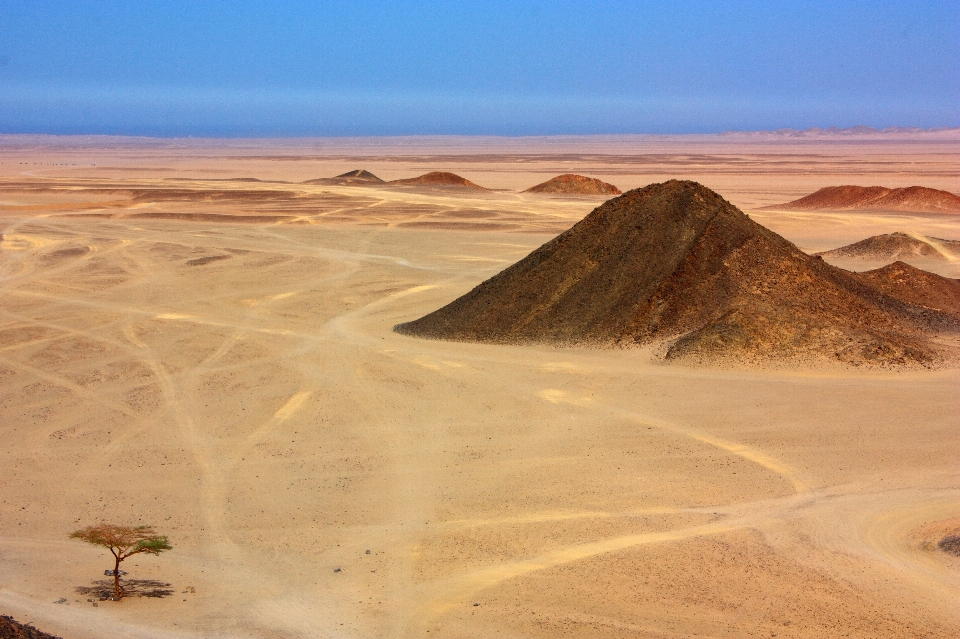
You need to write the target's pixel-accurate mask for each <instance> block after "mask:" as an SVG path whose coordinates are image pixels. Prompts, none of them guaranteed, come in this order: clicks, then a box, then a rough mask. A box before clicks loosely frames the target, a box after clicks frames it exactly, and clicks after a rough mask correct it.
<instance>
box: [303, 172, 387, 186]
mask: <svg viewBox="0 0 960 639" xmlns="http://www.w3.org/2000/svg"><path fill="white" fill-rule="evenodd" d="M303 184H320V185H325V186H351V185H353V186H373V185H376V184H385V182H384V181H383V180H381V179H380V178H378V177H377V176H376V175H374V174H373V173H371V172H370V171H367V170H364V169H354V170H353V171H347V172H346V173H342V174H340V175H338V176H336V177H332V178H319V179H316V180H307V181H306V182H303Z"/></svg>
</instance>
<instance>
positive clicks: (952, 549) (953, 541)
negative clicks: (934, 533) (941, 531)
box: [937, 535, 960, 557]
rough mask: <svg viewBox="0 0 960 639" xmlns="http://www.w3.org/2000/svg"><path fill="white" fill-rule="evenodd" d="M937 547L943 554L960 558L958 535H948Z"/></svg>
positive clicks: (959, 537)
mask: <svg viewBox="0 0 960 639" xmlns="http://www.w3.org/2000/svg"><path fill="white" fill-rule="evenodd" d="M937 546H938V547H939V548H940V550H942V551H943V552H945V553H948V554H950V555H953V556H954V557H960V535H948V536H947V537H944V538H943V539H941V540H940V543H938V544H937Z"/></svg>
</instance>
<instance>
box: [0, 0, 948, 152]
mask: <svg viewBox="0 0 960 639" xmlns="http://www.w3.org/2000/svg"><path fill="white" fill-rule="evenodd" d="M958 105H960V2H957V1H956V0H952V1H947V2H924V1H918V2H911V3H905V2H866V1H861V2H846V1H844V0H836V1H832V2H804V1H794V2H778V1H775V0H768V1H765V2H710V1H708V0H705V1H701V2H685V1H682V0H680V1H673V2H643V1H635V2H583V1H582V2H520V1H518V2H498V1H490V2H483V3H481V2H456V3H454V2H434V3H424V2H405V1H403V0H395V1H393V2H389V3H362V2H350V1H349V0H340V1H339V2H296V1H289V2H244V1H234V2H226V1H224V2H202V1H194V2H176V3H174V2H79V1H75V2H43V1H31V2H18V1H10V0H0V132H6V133H18V132H42V133H118V134H119V133H122V134H137V135H174V136H186V135H194V136H203V135H212V136H234V135H236V136H255V135H267V136H280V135H404V134H499V135H540V134H577V133H587V134H589V133H692V132H715V131H726V130H757V129H776V128H782V127H792V128H806V127H811V126H823V127H827V126H853V125H857V124H866V125H868V126H875V127H886V126H920V127H954V126H960V106H958Z"/></svg>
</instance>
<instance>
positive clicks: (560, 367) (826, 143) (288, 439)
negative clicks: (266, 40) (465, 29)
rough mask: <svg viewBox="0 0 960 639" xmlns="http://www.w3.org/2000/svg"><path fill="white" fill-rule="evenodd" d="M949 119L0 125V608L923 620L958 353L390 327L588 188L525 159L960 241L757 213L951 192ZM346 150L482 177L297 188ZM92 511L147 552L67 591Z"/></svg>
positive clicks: (411, 631) (953, 272)
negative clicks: (556, 338) (424, 127)
mask: <svg viewBox="0 0 960 639" xmlns="http://www.w3.org/2000/svg"><path fill="white" fill-rule="evenodd" d="M957 142H958V140H957V138H956V136H955V135H954V136H953V137H950V136H946V137H939V138H938V137H936V136H923V135H918V136H913V137H911V136H907V135H905V134H903V135H899V136H897V135H894V136H888V137H882V136H880V137H877V138H876V139H874V138H872V137H869V136H867V137H866V138H856V139H834V138H828V137H824V138H823V139H800V140H792V139H785V138H782V137H777V136H768V137H759V138H758V137H756V136H754V137H751V136H701V137H689V138H682V137H678V138H653V137H637V138H590V139H575V138H569V139H568V138H558V139H549V140H536V139H529V140H523V139H520V140H496V139H472V138H466V139H461V138H450V139H439V140H438V139H393V140H334V141H219V142H217V141H150V140H123V139H110V138H90V139H86V138H84V139H59V138H24V137H0V232H2V233H3V240H2V242H0V434H2V441H3V446H2V447H0V464H2V467H3V469H4V472H3V473H2V474H0V613H4V614H11V615H13V616H14V617H16V618H17V619H18V620H20V621H24V622H32V623H33V624H35V625H37V626H38V627H40V628H41V629H43V630H46V631H48V632H53V633H56V634H60V635H62V636H63V637H65V638H66V639H83V638H88V637H90V638H92V637H106V636H112V637H136V638H154V637H155V638H168V637H169V638H173V637H277V638H281V637H282V638H286V637H356V638H368V637H370V638H373V637H396V638H404V637H458V638H460V637H477V638H480V637H494V636H496V637H514V638H519V637H544V638H546V637H591V638H593V637H597V638H599V637H611V638H612V637H617V638H621V637H774V636H776V637H828V636H829V637H843V636H849V637H864V638H866V637H870V638H874V637H957V636H960V612H958V610H960V609H958V607H957V600H958V596H960V558H956V557H952V556H950V555H948V554H946V553H944V552H942V551H940V550H939V549H938V548H937V546H936V542H937V541H938V540H939V539H941V538H942V537H943V535H945V534H946V533H947V532H949V531H951V530H953V529H956V528H958V527H960V465H958V463H957V459H958V458H960V457H958V456H960V428H958V426H960V417H958V416H960V393H958V392H957V389H958V387H960V371H957V370H937V371H916V372H884V371H860V370H852V369H836V370H832V369H831V370H815V371H813V370H806V371H805V370H790V369H783V370H765V371H756V370H754V371H749V370H741V371H738V370H712V369H694V368H684V367H679V366H673V365H670V366H667V365H663V364H660V363H658V362H657V361H656V360H655V359H654V358H652V356H651V353H650V352H647V351H598V350H587V349H552V348H545V347H512V346H510V347H508V346H489V345H477V344H461V343H446V342H438V341H426V340H418V339H415V338H410V337H403V336H400V335H397V334H395V333H393V332H392V331H391V327H392V326H393V325H394V324H396V323H398V322H401V321H406V320H410V319H413V318H416V317H419V316H421V315H423V314H425V313H426V312H429V311H431V310H433V309H435V308H437V307H439V306H441V305H443V304H445V303H446V302H448V301H450V300H452V299H454V298H455V297H457V296H458V295H460V294H462V293H464V292H466V291H467V290H469V289H470V288H471V287H472V286H474V285H476V284H477V283H479V282H480V281H481V280H483V279H485V278H486V277H489V276H491V275H492V274H494V273H496V272H498V271H499V270H501V269H502V268H504V267H505V266H507V265H509V264H511V263H512V262H514V261H516V260H518V259H520V258H521V257H523V256H524V255H526V254H527V253H528V252H530V251H531V250H533V249H534V248H536V247H537V246H539V245H540V244H541V243H543V242H544V241H546V240H548V239H549V238H550V237H552V236H553V235H555V234H556V233H558V232H559V231H562V230H564V229H565V228H567V227H569V226H570V225H571V224H572V223H574V222H575V221H576V220H578V219H580V218H581V217H583V215H585V214H586V213H588V212H589V211H590V210H591V209H592V208H593V207H595V206H596V205H597V204H599V203H600V202H601V201H602V200H601V199H598V198H589V197H556V196H554V197H551V196H543V195H538V196H534V195H529V194H522V193H519V192H517V189H519V188H526V187H528V186H532V185H533V184H536V183H538V182H541V181H543V180H545V179H547V178H549V177H552V176H553V175H556V174H558V173H564V172H577V173H583V174H586V175H591V176H594V177H599V178H601V179H604V180H607V181H610V182H613V183H614V184H616V185H618V186H619V187H621V188H622V189H624V190H626V189H627V188H633V187H637V186H642V185H645V184H648V183H650V182H654V181H662V180H664V179H668V178H673V177H676V178H689V179H696V180H698V181H701V182H703V183H704V184H706V185H707V186H709V187H711V188H713V189H714V190H716V191H718V192H719V193H720V194H721V195H723V196H725V197H726V198H727V199H729V200H730V201H732V202H733V203H734V204H736V205H738V206H740V207H741V208H743V209H744V210H745V211H747V212H748V213H749V214H750V215H751V216H752V217H754V219H756V220H758V221H759V222H761V223H762V224H765V225H767V226H769V227H770V228H772V229H773V230H775V231H777V232H779V233H781V234H782V235H784V236H785V237H787V238H788V239H790V240H792V241H794V242H796V243H797V244H798V245H799V246H800V247H801V248H803V249H805V250H811V251H813V250H823V249H829V248H834V247H836V246H840V245H842V244H846V243H849V242H852V241H856V240H859V239H863V238H865V237H867V236H869V235H874V234H877V233H887V232H892V231H907V232H916V233H921V234H926V235H931V236H935V237H944V238H948V239H960V219H958V216H951V215H933V214H929V215H913V216H911V215H908V214H890V213H882V212H873V213H849V212H847V213H844V212H832V213H831V212H825V213H810V212H806V213H802V214H801V213H790V212H783V211H777V212H765V211H760V210H758V209H759V208H760V207H762V206H765V205H768V204H777V203H781V202H785V201H789V200H792V199H795V198H797V197H800V196H802V195H805V194H807V193H809V192H812V191H814V190H816V189H817V188H820V187H821V186H827V185H832V184H860V185H873V184H880V185H883V186H891V187H892V186H907V185H912V184H920V185H923V186H930V187H935V188H943V189H948V190H952V191H954V192H956V191H958V190H960V189H958V185H960V171H958V169H957V164H956V149H957ZM354 168H365V169H368V170H370V171H373V172H374V173H376V174H377V175H380V176H381V177H383V178H385V179H392V178H397V177H409V176H413V175H417V174H420V173H425V172H427V171H429V170H449V171H454V172H456V173H459V174H461V175H463V176H464V177H467V178H468V179H470V180H473V181H474V182H477V183H479V184H481V185H484V186H488V187H490V188H492V189H495V190H493V191H490V192H484V191H468V190H460V189H442V188H441V189H432V190H431V189H419V190H417V189H407V188H398V187H387V188H362V187H334V186H315V185H314V186H311V185H301V184H296V182H300V181H303V180H307V179H311V178H318V177H326V176H331V175H335V174H337V173H341V172H343V171H347V170H350V169H354ZM237 178H243V179H237ZM250 178H256V179H257V180H259V181H251V180H250ZM203 215H214V216H215V217H207V218H204V217H201V216H203ZM853 266H855V265H853ZM861 266H862V265H861ZM926 266H927V267H928V268H931V269H932V270H937V272H940V273H942V274H944V275H949V276H952V277H960V266H958V264H957V263H953V262H941V263H933V264H929V265H926ZM101 520H106V521H109V522H114V523H129V524H135V523H144V524H153V525H154V526H156V527H157V529H158V530H159V531H161V532H163V533H165V534H167V535H168V536H169V537H170V541H171V543H172V544H173V546H174V549H173V550H172V551H170V552H167V553H164V554H162V555H160V556H159V557H149V556H147V557H144V556H142V555H141V556H138V557H134V558H132V559H130V560H128V561H127V562H126V563H125V564H124V568H125V569H126V570H128V571H129V573H130V575H129V579H130V580H131V581H130V584H131V590H133V591H135V592H134V595H141V596H131V597H128V598H126V599H125V600H123V601H122V602H111V601H101V602H99V603H98V605H97V606H96V607H95V606H94V604H93V603H91V602H88V599H90V598H91V597H92V595H90V594H88V593H87V591H86V590H84V589H91V588H96V587H97V584H98V581H99V580H102V579H104V577H103V570H104V569H106V568H112V561H111V560H110V559H111V558H110V557H109V555H108V554H107V553H106V552H105V551H101V550H99V549H97V548H94V547H91V546H86V545H84V544H82V543H80V542H78V541H75V540H71V539H68V538H67V535H68V534H69V533H70V532H71V531H73V530H75V529H77V528H79V527H82V526H85V525H87V524H91V523H96V522H98V521H101ZM149 595H153V596H149ZM93 598H94V599H96V597H93ZM58 601H60V602H61V603H55V602H58Z"/></svg>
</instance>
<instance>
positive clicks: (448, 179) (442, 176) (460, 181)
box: [389, 171, 487, 191]
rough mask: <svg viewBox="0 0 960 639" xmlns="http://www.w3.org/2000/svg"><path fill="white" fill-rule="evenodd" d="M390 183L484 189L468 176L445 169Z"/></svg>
mask: <svg viewBox="0 0 960 639" xmlns="http://www.w3.org/2000/svg"><path fill="white" fill-rule="evenodd" d="M389 184H404V185H412V186H463V187H467V188H471V189H483V190H484V191H486V190H487V189H484V188H483V187H482V186H480V185H478V184H474V183H473V182H471V181H470V180H468V179H466V178H462V177H460V176H459V175H457V174H456V173H447V172H444V171H431V172H430V173H426V174H424V175H421V176H420V177H415V178H406V179H403V180H393V181H391V182H389Z"/></svg>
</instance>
